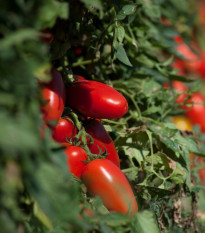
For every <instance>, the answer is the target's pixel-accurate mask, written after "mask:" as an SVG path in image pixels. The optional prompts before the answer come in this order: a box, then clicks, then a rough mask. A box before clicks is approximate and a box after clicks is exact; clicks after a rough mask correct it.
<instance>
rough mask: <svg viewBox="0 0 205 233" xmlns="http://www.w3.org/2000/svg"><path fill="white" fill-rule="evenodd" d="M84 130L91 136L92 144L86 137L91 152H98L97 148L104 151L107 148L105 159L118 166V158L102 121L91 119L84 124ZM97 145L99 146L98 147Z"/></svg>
mask: <svg viewBox="0 0 205 233" xmlns="http://www.w3.org/2000/svg"><path fill="white" fill-rule="evenodd" d="M85 131H86V132H87V133H88V134H90V135H91V136H92V138H93V141H94V142H93V144H91V143H90V140H89V138H88V144H87V145H88V147H89V149H90V151H91V152H92V153H93V154H99V152H100V151H99V148H100V149H101V150H102V151H103V152H104V151H105V149H106V150H107V154H108V155H107V157H106V159H108V160H110V161H112V162H113V163H114V164H115V165H116V166H117V167H120V160H119V156H118V153H117V150H116V148H115V145H114V143H113V140H112V138H111V137H110V135H109V133H108V132H107V131H106V130H105V128H104V126H103V125H102V123H101V122H100V121H98V120H92V121H90V122H89V123H88V124H87V125H86V126H85ZM98 147H99V148H98Z"/></svg>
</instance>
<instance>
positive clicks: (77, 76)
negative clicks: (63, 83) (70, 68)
mask: <svg viewBox="0 0 205 233" xmlns="http://www.w3.org/2000/svg"><path fill="white" fill-rule="evenodd" d="M74 77H75V78H76V79H78V81H74V82H79V81H83V80H86V79H85V78H84V77H83V76H81V75H76V74H74Z"/></svg>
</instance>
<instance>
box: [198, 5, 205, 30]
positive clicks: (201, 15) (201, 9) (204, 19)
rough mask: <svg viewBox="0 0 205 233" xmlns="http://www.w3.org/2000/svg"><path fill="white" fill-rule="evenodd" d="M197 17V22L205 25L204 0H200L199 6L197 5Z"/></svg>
mask: <svg viewBox="0 0 205 233" xmlns="http://www.w3.org/2000/svg"><path fill="white" fill-rule="evenodd" d="M198 7H199V8H198V17H199V22H200V23H201V24H202V25H203V26H205V2H204V1H200V3H199V6H198Z"/></svg>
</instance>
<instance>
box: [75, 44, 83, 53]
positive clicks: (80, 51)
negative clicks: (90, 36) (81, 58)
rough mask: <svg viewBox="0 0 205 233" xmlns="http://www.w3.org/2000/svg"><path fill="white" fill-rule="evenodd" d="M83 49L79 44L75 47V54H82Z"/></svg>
mask: <svg viewBox="0 0 205 233" xmlns="http://www.w3.org/2000/svg"><path fill="white" fill-rule="evenodd" d="M82 52H83V50H82V47H81V46H78V47H76V48H75V49H74V53H75V55H80V54H82Z"/></svg>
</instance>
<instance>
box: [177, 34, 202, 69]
mask: <svg viewBox="0 0 205 233" xmlns="http://www.w3.org/2000/svg"><path fill="white" fill-rule="evenodd" d="M174 40H175V41H176V42H177V43H178V45H177V46H176V50H177V51H178V52H179V53H181V54H182V55H183V57H184V58H186V59H187V60H188V61H185V60H183V64H184V66H185V67H186V68H187V69H188V70H189V71H191V72H198V71H199V69H200V66H201V58H200V56H199V55H197V54H195V53H194V52H193V51H192V50H191V49H190V48H189V46H188V45H187V44H186V43H184V41H183V39H182V38H181V37H180V36H176V37H174ZM193 45H194V44H193ZM194 47H196V49H197V46H196V45H194Z"/></svg>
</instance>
